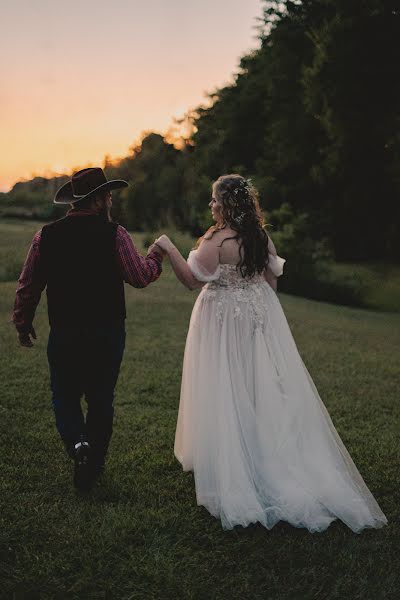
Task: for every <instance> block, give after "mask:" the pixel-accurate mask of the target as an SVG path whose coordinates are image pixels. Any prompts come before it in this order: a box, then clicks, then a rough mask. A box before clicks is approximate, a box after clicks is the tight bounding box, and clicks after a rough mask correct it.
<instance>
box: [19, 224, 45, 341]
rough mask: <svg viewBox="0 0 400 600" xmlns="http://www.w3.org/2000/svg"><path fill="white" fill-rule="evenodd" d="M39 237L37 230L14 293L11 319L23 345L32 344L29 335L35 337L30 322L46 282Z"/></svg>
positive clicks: (39, 233)
mask: <svg viewBox="0 0 400 600" xmlns="http://www.w3.org/2000/svg"><path fill="white" fill-rule="evenodd" d="M40 238H41V231H38V232H37V233H36V234H35V236H34V237H33V240H32V244H31V247H30V248H29V251H28V255H27V257H26V260H25V263H24V266H23V268H22V271H21V275H20V277H19V279H18V287H17V290H16V295H15V302H14V311H13V315H12V321H13V323H14V325H15V327H16V329H17V332H18V336H19V340H20V343H21V345H23V346H32V342H31V341H30V339H29V335H32V336H33V337H34V338H35V339H36V334H35V331H34V329H33V326H32V322H33V318H34V316H35V312H36V307H37V305H38V304H39V301H40V297H41V294H42V291H43V290H44V288H45V287H46V283H47V280H46V274H45V272H44V269H43V266H42V261H41V257H40Z"/></svg>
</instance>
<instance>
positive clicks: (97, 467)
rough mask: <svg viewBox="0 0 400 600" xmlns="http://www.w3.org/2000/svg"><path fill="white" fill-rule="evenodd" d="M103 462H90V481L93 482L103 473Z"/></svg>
mask: <svg viewBox="0 0 400 600" xmlns="http://www.w3.org/2000/svg"><path fill="white" fill-rule="evenodd" d="M104 468H105V465H104V462H101V463H99V462H94V463H92V464H91V466H90V476H91V479H92V483H94V482H95V481H97V479H100V477H101V476H102V475H103V473H104Z"/></svg>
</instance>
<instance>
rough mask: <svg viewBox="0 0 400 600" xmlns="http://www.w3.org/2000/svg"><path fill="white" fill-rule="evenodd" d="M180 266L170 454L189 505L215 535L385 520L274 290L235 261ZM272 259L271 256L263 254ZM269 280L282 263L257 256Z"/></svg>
mask: <svg viewBox="0 0 400 600" xmlns="http://www.w3.org/2000/svg"><path fill="white" fill-rule="evenodd" d="M198 252H199V251H198V250H195V251H192V252H191V253H190V255H189V259H188V265H189V268H190V270H191V272H192V273H193V275H194V276H195V277H196V279H197V280H198V281H200V282H207V283H206V285H205V286H204V287H203V289H202V290H201V292H200V294H199V296H198V298H197V300H196V303H195V306H194V308H193V313H192V316H191V320H190V326H189V332H188V336H187V341H186V348H185V355H184V363H183V375H182V387H181V398H180V406H179V415H178V422H177V429H176V437H175V448H174V450H175V456H176V457H177V459H178V460H179V461H180V462H181V464H182V466H183V469H184V470H185V471H187V470H192V471H193V472H194V479H195V486H196V497H197V503H198V504H199V505H202V506H204V507H206V508H207V509H208V511H209V512H210V513H211V514H212V515H213V516H214V517H217V518H219V519H221V523H222V526H223V528H224V529H231V528H233V527H234V526H235V525H242V526H247V525H249V524H250V523H255V522H260V523H262V524H263V525H264V526H265V527H267V528H268V529H271V528H272V527H273V526H274V525H275V524H276V523H277V522H278V521H280V520H282V521H287V522H288V523H290V524H291V525H293V526H295V527H303V528H307V529H308V530H309V531H310V532H321V531H324V530H325V529H326V528H327V527H328V526H329V525H330V523H331V522H332V521H334V520H335V519H341V520H342V521H343V523H345V524H346V525H347V526H348V527H349V528H350V529H352V531H354V532H355V533H359V532H360V531H361V530H362V529H363V528H366V527H373V528H379V527H382V526H384V525H385V524H387V519H386V517H385V515H384V514H383V512H382V510H381V509H380V507H379V505H378V504H377V502H376V500H375V498H374V497H373V495H372V494H371V492H370V491H369V489H368V488H367V486H366V484H365V482H364V480H363V479H362V477H361V475H360V473H359V471H358V470H357V468H356V466H355V464H354V462H353V461H352V459H351V457H350V455H349V453H348V451H347V450H346V448H345V446H344V444H343V442H342V440H341V438H340V437H339V434H338V433H337V431H336V429H335V427H334V425H333V423H332V421H331V418H330V416H329V413H328V412H327V410H326V408H325V406H324V404H323V402H322V400H321V398H320V396H319V394H318V391H317V389H316V387H315V385H314V383H313V381H312V379H311V376H310V374H309V372H308V370H307V368H306V366H305V365H304V363H303V361H302V358H301V356H300V354H299V352H298V349H297V346H296V344H295V341H294V339H293V336H292V333H291V331H290V328H289V325H288V323H287V320H286V317H285V314H284V312H283V310H282V307H281V304H280V302H279V299H278V296H277V294H276V292H275V291H274V290H273V289H272V287H271V286H270V285H269V284H268V283H267V282H266V280H265V278H264V277H263V276H262V275H255V276H254V277H253V278H252V279H250V280H246V279H244V278H242V276H241V274H240V271H237V270H236V266H235V264H218V266H217V268H216V269H215V271H214V272H213V273H210V272H209V271H207V269H205V267H204V265H203V264H202V263H201V262H200V261H199V260H198ZM275 252H276V251H275ZM269 259H270V265H269V269H270V270H271V271H272V272H273V273H274V274H275V275H276V276H279V275H281V274H282V271H283V264H284V262H285V259H283V258H281V257H279V256H277V255H276V254H269Z"/></svg>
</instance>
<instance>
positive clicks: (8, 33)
mask: <svg viewBox="0 0 400 600" xmlns="http://www.w3.org/2000/svg"><path fill="white" fill-rule="evenodd" d="M77 7H79V12H78V11H77V10H75V8H77ZM4 14H5V20H4V23H5V24H6V27H5V28H4V32H3V36H2V40H1V42H0V48H1V50H2V54H3V56H7V57H8V60H7V61H5V62H4V63H3V64H2V66H1V67H0V73H1V75H2V80H3V81H7V84H8V85H7V88H6V89H4V90H2V93H1V94H0V107H1V111H0V127H1V130H2V139H3V152H2V153H1V155H0V191H2V192H7V191H9V190H10V189H11V188H12V187H13V185H15V183H17V182H19V181H26V180H30V179H32V178H34V177H51V176H56V175H60V174H66V175H69V174H70V173H72V172H73V171H74V170H76V169H78V168H83V167H85V166H89V165H92V166H93V165H100V166H103V164H104V158H105V156H108V157H109V158H110V160H111V161H117V160H119V159H120V158H122V157H124V156H127V155H128V154H129V152H130V148H131V146H132V145H134V144H135V143H137V142H138V141H139V140H140V139H141V138H142V137H143V135H144V134H145V133H148V132H150V131H151V132H154V133H159V134H161V135H166V134H167V133H168V130H169V128H170V127H171V126H173V120H174V118H181V117H183V116H184V114H185V113H186V112H187V111H190V110H192V109H194V108H196V107H197V106H200V105H203V104H205V103H206V102H207V94H208V93H211V92H213V91H215V89H217V88H220V87H222V86H224V85H226V84H229V83H232V82H233V81H234V76H235V73H237V72H238V70H239V60H240V57H241V56H243V55H245V54H247V53H249V52H251V51H252V50H254V49H256V48H257V47H259V40H258V38H257V29H256V27H257V18H259V17H261V15H262V1H261V0H249V1H246V2H245V3H244V2H242V1H241V0H220V2H219V3H218V5H217V6H215V5H213V3H212V1H211V0H205V1H204V2H203V4H202V9H201V10H199V9H198V7H197V6H196V5H195V3H194V2H184V1H183V0H171V1H170V2H169V3H168V6H166V5H165V3H163V1H162V0H151V1H150V2H148V3H146V5H145V6H144V5H143V4H142V3H139V2H136V1H134V2H130V3H127V2H126V0H115V2H114V3H113V5H112V6H105V5H99V3H98V2H97V0H88V1H87V2H86V3H85V5H84V6H82V5H81V4H80V3H79V1H78V0H72V1H71V3H70V6H69V10H68V11H66V10H65V9H62V10H61V9H60V8H59V7H55V6H54V4H53V3H51V2H50V0H38V2H36V3H35V5H34V6H33V5H31V4H28V3H26V2H24V0H12V1H11V0H6V6H5V9H4ZM76 14H79V15H80V17H81V19H80V20H78V19H76V17H75V15H76ZM93 14H95V18H93ZM21 15H23V18H21ZM154 15H156V17H154ZM71 32H72V34H71ZM99 40H105V43H101V44H99ZM88 65H90V73H89V75H88ZM102 86H104V87H102ZM103 90H104V91H103ZM160 97H161V98H162V100H161V101H160Z"/></svg>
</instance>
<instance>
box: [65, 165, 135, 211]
mask: <svg viewBox="0 0 400 600" xmlns="http://www.w3.org/2000/svg"><path fill="white" fill-rule="evenodd" d="M127 185H128V182H127V181H124V180H123V179H112V180H111V181H107V178H106V176H105V174H104V171H103V169H100V168H99V167H91V168H88V169H82V170H81V171H77V172H76V173H74V174H73V175H72V178H71V181H68V182H67V183H65V184H64V185H63V186H62V187H60V189H59V190H58V191H57V193H56V195H55V196H54V200H53V202H54V204H73V203H74V202H79V200H83V199H84V198H88V197H89V196H91V195H92V194H96V193H98V192H107V191H109V190H116V189H118V188H123V187H127Z"/></svg>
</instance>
